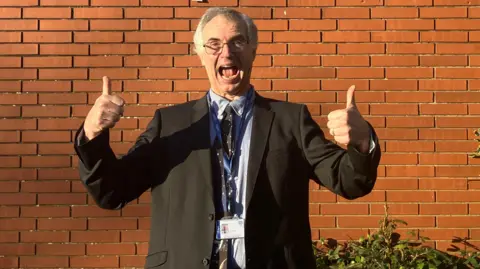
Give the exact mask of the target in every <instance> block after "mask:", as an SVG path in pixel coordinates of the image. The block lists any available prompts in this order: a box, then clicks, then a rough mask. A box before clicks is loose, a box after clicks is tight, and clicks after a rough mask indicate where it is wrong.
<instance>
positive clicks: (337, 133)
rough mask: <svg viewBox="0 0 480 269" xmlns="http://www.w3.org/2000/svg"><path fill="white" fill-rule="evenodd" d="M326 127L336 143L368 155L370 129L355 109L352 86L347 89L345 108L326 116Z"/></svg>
mask: <svg viewBox="0 0 480 269" xmlns="http://www.w3.org/2000/svg"><path fill="white" fill-rule="evenodd" d="M327 127H328V129H329V131H330V134H331V135H332V136H333V138H334V139H335V141H337V142H338V143H341V144H344V145H353V146H354V147H355V148H356V149H357V150H358V151H360V152H362V153H368V150H369V147H370V127H369V126H368V123H367V122H366V121H365V119H364V118H363V117H362V115H361V114H360V112H359V111H358V109H357V105H356V103H355V86H354V85H352V86H350V88H348V91H347V105H346V108H344V109H339V110H334V111H332V112H330V113H329V114H328V122H327Z"/></svg>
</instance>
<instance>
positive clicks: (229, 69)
mask: <svg viewBox="0 0 480 269" xmlns="http://www.w3.org/2000/svg"><path fill="white" fill-rule="evenodd" d="M218 72H219V74H220V76H222V78H223V79H226V80H230V79H234V78H235V77H237V76H238V74H239V73H240V69H239V68H238V67H237V66H235V65H222V66H220V68H219V69H218Z"/></svg>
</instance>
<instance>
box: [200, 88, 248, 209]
mask: <svg viewBox="0 0 480 269" xmlns="http://www.w3.org/2000/svg"><path fill="white" fill-rule="evenodd" d="M252 96H253V89H250V90H249V92H248V94H247V97H246V100H245V106H244V109H243V113H242V117H241V119H240V124H239V128H238V129H237V128H236V129H235V134H236V135H235V143H234V147H233V150H232V156H231V158H230V159H229V158H228V156H227V153H226V152H223V150H222V152H223V156H222V160H223V161H221V166H223V167H222V168H223V169H222V171H224V172H223V173H222V175H225V176H224V177H223V180H222V204H223V207H224V209H225V210H227V211H230V209H231V208H232V204H233V201H230V200H234V198H233V197H231V199H227V191H229V190H227V186H226V185H227V184H228V185H229V186H230V188H232V184H234V181H233V180H232V176H233V175H234V174H233V172H234V171H232V170H233V168H237V167H236V166H233V163H234V161H235V158H238V156H237V154H235V153H236V152H237V149H239V148H240V146H241V143H240V142H241V141H242V140H243V135H242V137H240V135H241V134H244V129H246V125H245V120H246V116H247V114H248V112H249V110H250V109H251V106H252V104H253V102H252ZM208 102H209V104H210V105H211V103H212V100H211V98H210V95H208ZM210 111H212V110H210ZM210 114H211V118H212V122H213V125H214V127H215V138H216V139H218V141H219V142H220V145H222V135H221V128H220V122H219V120H218V118H217V116H216V115H214V113H210ZM232 124H233V122H232Z"/></svg>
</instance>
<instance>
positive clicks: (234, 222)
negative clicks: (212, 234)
mask: <svg viewBox="0 0 480 269" xmlns="http://www.w3.org/2000/svg"><path fill="white" fill-rule="evenodd" d="M244 224H245V221H244V220H243V219H237V218H233V219H221V220H217V234H216V239H217V240H221V239H235V238H243V237H245V226H244Z"/></svg>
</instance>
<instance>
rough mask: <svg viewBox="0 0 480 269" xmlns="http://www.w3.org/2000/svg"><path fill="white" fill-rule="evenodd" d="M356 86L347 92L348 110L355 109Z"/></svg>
mask: <svg viewBox="0 0 480 269" xmlns="http://www.w3.org/2000/svg"><path fill="white" fill-rule="evenodd" d="M355 106H357V104H356V103H355V85H352V86H350V88H348V91H347V108H351V107H355Z"/></svg>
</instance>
